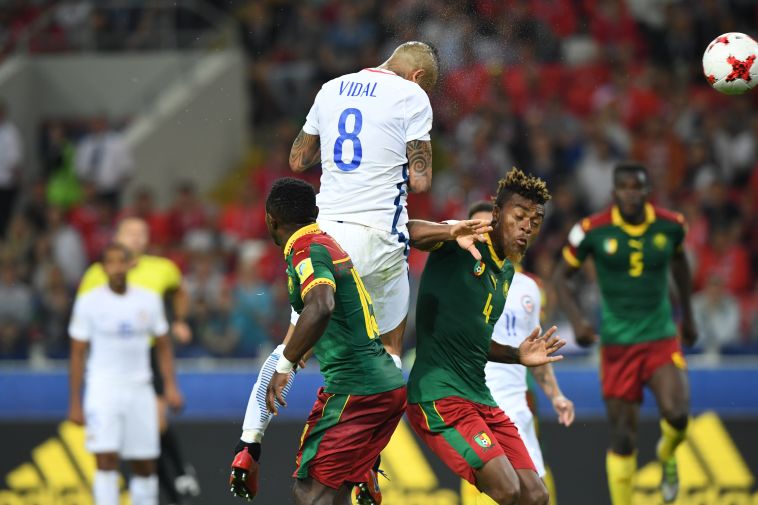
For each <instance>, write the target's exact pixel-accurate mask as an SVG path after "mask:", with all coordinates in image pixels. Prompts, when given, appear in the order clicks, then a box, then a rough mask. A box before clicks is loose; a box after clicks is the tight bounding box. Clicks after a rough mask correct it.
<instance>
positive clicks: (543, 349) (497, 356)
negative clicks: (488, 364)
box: [487, 326, 566, 367]
mask: <svg viewBox="0 0 758 505" xmlns="http://www.w3.org/2000/svg"><path fill="white" fill-rule="evenodd" d="M557 330H558V328H557V327H555V326H553V327H551V328H550V329H549V330H547V331H546V332H545V333H543V334H542V335H540V329H539V327H538V328H535V329H534V331H532V333H531V334H530V335H529V336H528V337H526V338H525V339H524V341H523V342H521V345H519V347H518V349H516V348H515V347H511V346H510V345H503V344H499V343H497V342H495V341H494V340H492V341H491V342H490V351H489V354H488V356H487V359H488V360H489V361H495V362H497V363H507V364H519V365H524V366H528V367H534V366H540V365H544V364H546V363H553V362H554V361H560V360H562V359H563V356H553V354H555V353H556V352H557V351H558V350H559V349H560V348H561V347H563V346H564V345H566V341H565V340H561V338H560V337H558V336H557V335H556V334H555V332H556V331H557Z"/></svg>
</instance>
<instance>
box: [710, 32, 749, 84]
mask: <svg viewBox="0 0 758 505" xmlns="http://www.w3.org/2000/svg"><path fill="white" fill-rule="evenodd" d="M756 59H758V42H756V41H755V40H753V38H752V37H750V36H749V35H745V34H744V33H737V32H730V33H725V34H723V35H721V36H720V37H716V38H715V39H714V40H713V42H711V43H710V44H708V47H707V48H706V49H705V53H703V73H704V74H705V78H706V79H708V82H709V83H710V84H711V86H713V89H715V90H716V91H719V92H721V93H724V94H725V95H739V94H742V93H744V92H746V91H749V90H751V89H752V88H754V87H755V85H756V84H758V61H756Z"/></svg>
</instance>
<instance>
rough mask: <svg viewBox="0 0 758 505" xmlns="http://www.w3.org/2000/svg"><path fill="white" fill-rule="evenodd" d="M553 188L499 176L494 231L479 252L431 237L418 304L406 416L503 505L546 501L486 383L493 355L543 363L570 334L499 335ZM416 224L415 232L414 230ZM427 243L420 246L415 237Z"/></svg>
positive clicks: (513, 174) (513, 175) (518, 175)
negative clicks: (518, 266) (511, 338)
mask: <svg viewBox="0 0 758 505" xmlns="http://www.w3.org/2000/svg"><path fill="white" fill-rule="evenodd" d="M549 199H550V193H549V192H548V190H547V187H546V186H545V183H544V182H543V181H542V180H540V179H538V178H536V177H532V176H529V175H526V174H524V173H523V172H522V171H520V170H518V169H515V168H514V169H512V170H511V171H510V172H508V174H507V175H506V177H505V178H504V179H503V180H501V181H500V184H499V186H498V190H497V194H496V196H495V198H494V204H495V206H494V209H493V210H492V228H493V229H492V231H491V232H489V233H488V234H487V235H486V236H485V238H486V241H485V242H484V243H475V244H474V247H476V248H478V249H479V251H480V252H481V256H482V259H481V260H479V261H477V260H474V259H472V257H471V255H470V254H468V253H467V252H466V251H463V250H462V249H460V248H458V247H456V246H455V244H453V243H451V242H445V243H442V244H437V245H435V244H428V246H429V247H428V249H429V250H431V251H432V252H431V254H430V255H429V259H428V260H427V262H426V267H425V268H424V273H423V275H422V276H421V285H420V287H419V294H418V303H417V309H416V335H417V339H418V344H417V348H416V362H415V364H414V365H413V370H411V375H410V378H409V380H408V404H409V405H408V410H407V414H408V418H409V420H410V422H411V425H412V426H413V429H414V430H415V431H416V433H417V434H418V435H419V437H421V438H422V439H423V440H424V442H425V443H426V444H427V445H428V446H429V447H430V448H431V449H432V450H433V451H434V452H435V453H437V455H439V456H440V458H442V460H443V461H444V462H445V463H446V464H447V465H448V466H449V467H450V468H451V469H452V470H453V471H454V472H455V473H456V474H458V475H459V476H461V477H463V478H465V479H466V480H468V481H469V482H471V483H472V484H474V485H476V486H477V488H479V490H480V491H482V492H484V493H486V494H487V495H489V496H490V497H491V498H492V499H493V500H495V501H496V502H497V503H498V504H501V505H506V504H507V505H512V504H516V503H519V504H535V505H537V504H539V505H544V504H546V503H547V502H548V493H547V490H546V489H545V485H544V484H543V482H542V480H540V478H539V476H538V475H537V472H536V471H535V467H534V464H533V463H532V460H531V458H530V457H529V453H528V452H527V450H526V448H525V447H524V443H523V441H522V440H521V438H520V436H519V433H518V430H517V429H516V426H515V425H514V424H513V422H512V421H511V420H510V419H509V418H508V417H507V416H506V415H505V414H504V413H503V411H502V410H501V409H500V408H498V406H497V403H495V401H494V399H493V398H492V395H491V393H490V390H489V389H488V387H487V384H486V382H485V375H484V366H485V364H486V363H487V361H488V360H489V361H495V362H499V363H518V364H522V365H526V366H539V365H543V364H545V363H551V362H553V361H557V360H559V359H561V356H551V355H552V354H553V353H555V352H556V351H557V350H558V349H560V348H561V347H562V346H563V344H564V342H563V341H562V340H560V339H559V338H558V337H557V336H555V335H554V334H555V331H556V328H555V327H552V328H550V329H549V330H548V331H547V332H546V333H544V334H543V335H540V334H539V333H540V330H539V328H535V329H534V331H532V333H531V334H530V335H529V336H528V337H527V338H526V340H524V341H523V342H522V343H521V345H520V346H519V347H518V348H515V347H511V346H508V345H502V344H499V343H497V342H495V341H493V340H492V331H493V328H494V327H495V323H496V322H497V320H498V318H499V317H500V315H501V313H502V312H503V307H504V305H505V299H506V296H507V295H508V288H509V287H510V284H511V281H512V279H513V275H514V268H513V264H514V263H518V262H520V261H521V258H522V256H523V255H524V252H525V251H526V248H527V246H528V245H529V243H530V242H531V239H532V238H533V237H534V236H535V235H536V234H537V233H538V231H539V229H540V226H541V224H542V219H543V216H544V214H545V202H547V201H548V200H549ZM411 232H412V230H411ZM414 245H415V246H416V247H419V248H421V247H422V244H418V243H416V244H414Z"/></svg>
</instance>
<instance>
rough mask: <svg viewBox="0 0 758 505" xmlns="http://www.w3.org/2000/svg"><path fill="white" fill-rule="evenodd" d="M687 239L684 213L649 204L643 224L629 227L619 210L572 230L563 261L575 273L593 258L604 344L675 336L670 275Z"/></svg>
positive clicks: (578, 224) (581, 223)
mask: <svg viewBox="0 0 758 505" xmlns="http://www.w3.org/2000/svg"><path fill="white" fill-rule="evenodd" d="M684 235H685V224H684V218H683V217H682V215H681V214H678V213H675V212H671V211H668V210H665V209H661V208H658V207H655V206H653V205H652V204H649V203H648V204H646V205H645V220H644V222H642V223H641V224H638V225H632V224H629V223H627V222H625V221H624V219H623V217H622V216H621V212H619V210H618V208H617V207H615V206H614V207H611V208H610V209H608V210H606V211H605V212H601V213H599V214H595V215H593V216H590V217H587V218H585V219H583V220H582V221H581V222H579V223H577V224H576V225H575V226H574V227H573V228H572V230H571V232H570V233H569V237H568V244H567V245H566V246H565V247H564V248H563V258H564V259H565V260H566V262H567V263H569V264H570V265H572V266H573V267H576V268H578V267H579V266H580V265H581V264H582V262H583V261H584V260H585V259H586V258H587V257H588V256H590V255H591V256H592V258H593V259H594V263H595V269H596V272H597V279H598V284H599V285H600V292H601V294H602V298H603V301H602V326H601V329H600V336H601V341H602V343H603V344H621V345H630V344H637V343H641V342H650V341H653V340H660V339H664V338H669V337H673V336H675V335H676V333H677V330H676V326H675V325H674V321H673V318H672V313H671V302H670V301H669V290H668V278H669V275H668V274H669V265H670V264H671V258H672V257H673V256H674V255H675V254H677V253H680V252H681V251H682V243H683V241H684Z"/></svg>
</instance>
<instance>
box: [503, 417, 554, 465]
mask: <svg viewBox="0 0 758 505" xmlns="http://www.w3.org/2000/svg"><path fill="white" fill-rule="evenodd" d="M504 412H505V413H506V415H507V416H508V417H510V418H511V421H513V424H515V425H516V428H518V432H519V435H521V440H523V441H524V445H525V446H526V450H527V452H528V453H529V456H530V457H531V458H532V462H533V463H534V467H535V468H536V469H537V475H539V476H540V478H544V477H545V461H544V460H543V459H542V450H541V449H540V443H539V441H538V440H537V429H536V427H535V425H534V416H533V415H532V412H531V411H530V410H529V408H528V407H527V408H526V409H518V410H516V411H510V412H509V411H504Z"/></svg>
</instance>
